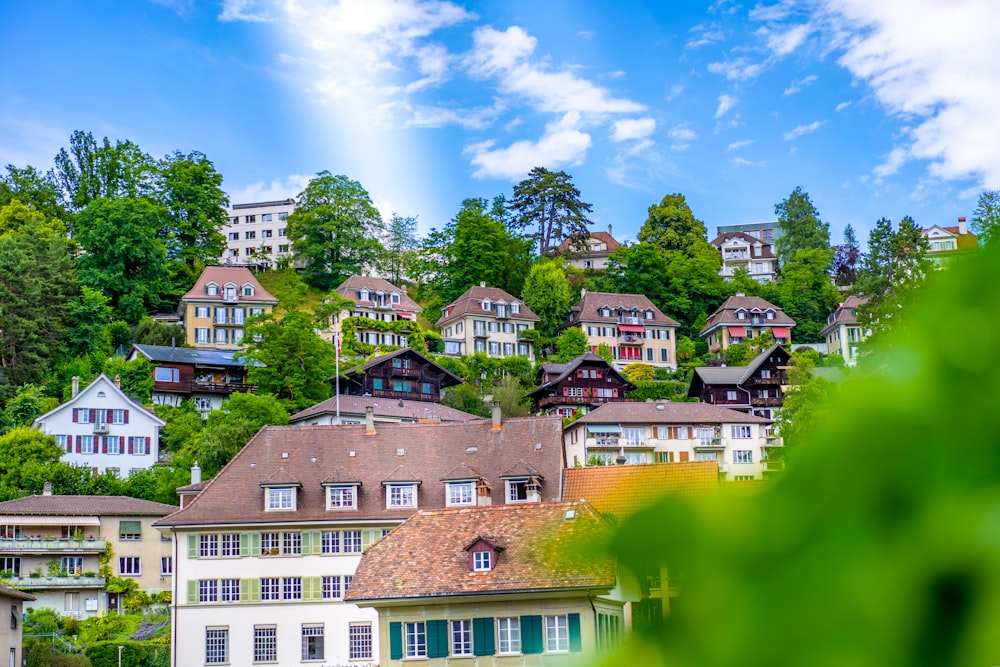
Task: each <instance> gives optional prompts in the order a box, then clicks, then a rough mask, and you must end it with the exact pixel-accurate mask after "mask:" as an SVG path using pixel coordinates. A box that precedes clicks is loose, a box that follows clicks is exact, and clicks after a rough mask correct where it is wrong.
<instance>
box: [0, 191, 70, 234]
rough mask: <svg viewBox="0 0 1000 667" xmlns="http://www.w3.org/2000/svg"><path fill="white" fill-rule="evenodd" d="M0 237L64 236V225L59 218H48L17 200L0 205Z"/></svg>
mask: <svg viewBox="0 0 1000 667" xmlns="http://www.w3.org/2000/svg"><path fill="white" fill-rule="evenodd" d="M0 206H2V208H0V236H9V235H11V234H24V233H30V234H41V235H43V236H47V237H49V236H66V225H65V223H63V221H62V220H60V219H59V218H53V217H48V216H46V215H45V214H44V213H42V212H41V211H39V210H38V209H35V208H33V207H31V206H29V205H27V204H24V203H22V202H21V201H20V200H19V199H14V200H12V201H10V202H7V203H5V204H2V205H0Z"/></svg>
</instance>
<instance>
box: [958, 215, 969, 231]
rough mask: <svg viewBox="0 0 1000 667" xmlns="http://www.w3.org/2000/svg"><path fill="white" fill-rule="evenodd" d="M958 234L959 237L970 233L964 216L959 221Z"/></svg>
mask: <svg viewBox="0 0 1000 667" xmlns="http://www.w3.org/2000/svg"><path fill="white" fill-rule="evenodd" d="M958 233H959V235H963V236H964V235H965V234H968V233H969V228H968V227H966V226H965V216H964V215H963V216H962V217H960V218H959V219H958Z"/></svg>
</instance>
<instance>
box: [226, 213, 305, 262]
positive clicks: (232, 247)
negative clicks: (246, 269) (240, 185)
mask: <svg viewBox="0 0 1000 667" xmlns="http://www.w3.org/2000/svg"><path fill="white" fill-rule="evenodd" d="M294 210H295V200H294V199H284V200H281V201H266V202H256V203H250V204H234V205H233V206H232V207H231V208H230V209H229V222H228V223H227V224H226V226H225V227H223V229H222V233H223V235H225V237H226V250H225V251H224V252H223V254H222V257H220V258H219V262H220V263H221V264H227V265H253V266H260V267H267V268H274V267H275V266H277V264H278V260H280V259H281V258H282V257H290V256H291V254H292V248H291V242H290V241H289V240H288V237H287V236H286V235H285V228H286V227H287V226H288V216H289V215H291V213H292V211H294Z"/></svg>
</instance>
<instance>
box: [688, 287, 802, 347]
mask: <svg viewBox="0 0 1000 667" xmlns="http://www.w3.org/2000/svg"><path fill="white" fill-rule="evenodd" d="M794 327H795V320H793V319H792V318H790V317H789V316H788V315H786V314H785V311H783V310H781V308H778V307H777V306H775V305H774V304H772V303H770V302H768V301H765V300H764V299H762V298H760V297H759V296H747V295H745V294H744V293H743V292H737V293H736V294H735V295H733V296H731V297H729V298H728V299H726V300H725V301H724V302H723V303H722V305H721V306H719V307H718V308H717V309H716V310H715V312H714V313H712V314H711V315H710V316H709V318H708V322H706V324H705V326H704V328H703V329H702V330H701V332H700V333H699V334H698V335H699V336H700V337H701V338H702V340H704V341H705V342H706V343H708V351H709V352H711V353H713V354H721V353H722V352H723V351H724V350H725V349H727V348H728V347H729V346H730V345H735V344H737V343H746V342H749V341H751V340H753V339H754V338H758V337H759V336H760V335H761V334H762V333H764V332H769V333H770V334H771V337H772V340H773V341H774V342H775V343H779V344H781V345H785V346H790V345H791V344H792V329H793V328H794Z"/></svg>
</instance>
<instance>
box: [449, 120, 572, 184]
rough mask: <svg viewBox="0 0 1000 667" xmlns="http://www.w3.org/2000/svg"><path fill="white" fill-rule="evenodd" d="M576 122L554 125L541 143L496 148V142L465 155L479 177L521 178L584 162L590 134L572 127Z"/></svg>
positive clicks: (470, 148) (470, 149) (473, 148)
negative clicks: (537, 169)
mask: <svg viewBox="0 0 1000 667" xmlns="http://www.w3.org/2000/svg"><path fill="white" fill-rule="evenodd" d="M574 124H575V123H574V119H568V120H567V119H564V122H558V123H551V124H549V125H548V126H546V128H545V134H544V135H543V136H542V138H541V139H539V140H538V141H529V140H522V141H515V142H514V143H512V144H511V145H509V146H506V147H504V148H494V145H495V142H494V141H492V140H491V141H484V142H479V143H476V144H471V145H469V146H467V147H466V148H465V151H464V152H465V154H466V155H469V156H471V158H470V161H471V162H472V164H473V165H474V166H475V167H476V169H475V171H474V172H473V174H472V175H473V176H475V177H476V178H507V179H518V178H524V176H525V175H526V174H527V173H528V172H529V171H531V169H532V168H534V167H547V168H550V169H557V168H561V167H564V166H570V167H572V166H575V165H578V164H580V162H582V161H583V158H584V156H585V155H586V152H587V149H589V148H590V145H591V139H590V135H589V134H586V133H584V132H580V131H579V130H577V129H575V127H573V125H574Z"/></svg>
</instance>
